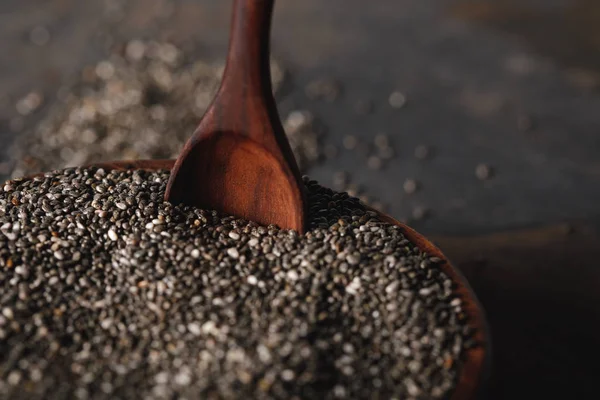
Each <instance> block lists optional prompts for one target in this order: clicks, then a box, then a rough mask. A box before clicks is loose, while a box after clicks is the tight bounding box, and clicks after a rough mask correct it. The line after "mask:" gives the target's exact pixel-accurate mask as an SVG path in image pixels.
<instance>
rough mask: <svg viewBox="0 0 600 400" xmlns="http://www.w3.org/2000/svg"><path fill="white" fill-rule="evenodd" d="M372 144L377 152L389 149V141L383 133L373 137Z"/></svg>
mask: <svg viewBox="0 0 600 400" xmlns="http://www.w3.org/2000/svg"><path fill="white" fill-rule="evenodd" d="M374 143H375V146H377V148H378V149H379V150H382V149H387V148H388V147H390V139H389V137H388V135H386V134H385V133H380V134H377V135H375V141H374Z"/></svg>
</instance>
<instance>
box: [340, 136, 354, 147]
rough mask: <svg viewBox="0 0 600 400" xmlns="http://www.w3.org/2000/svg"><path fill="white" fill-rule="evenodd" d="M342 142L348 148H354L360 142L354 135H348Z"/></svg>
mask: <svg viewBox="0 0 600 400" xmlns="http://www.w3.org/2000/svg"><path fill="white" fill-rule="evenodd" d="M342 144H343V145H344V148H345V149H346V150H354V149H355V148H356V145H357V144H358V139H357V138H356V136H354V135H346V136H344V140H343V143H342Z"/></svg>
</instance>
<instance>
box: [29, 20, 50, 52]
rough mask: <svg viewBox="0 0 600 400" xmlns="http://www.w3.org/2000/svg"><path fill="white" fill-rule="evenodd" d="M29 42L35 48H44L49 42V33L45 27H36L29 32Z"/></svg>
mask: <svg viewBox="0 0 600 400" xmlns="http://www.w3.org/2000/svg"><path fill="white" fill-rule="evenodd" d="M29 40H30V41H31V43H33V44H35V45H36V46H40V47H41V46H45V45H46V44H48V42H49V41H50V32H49V31H48V29H47V28H46V27H44V26H41V25H38V26H36V27H34V28H33V29H32V30H31V31H30V32H29Z"/></svg>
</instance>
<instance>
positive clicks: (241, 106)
mask: <svg viewBox="0 0 600 400" xmlns="http://www.w3.org/2000/svg"><path fill="white" fill-rule="evenodd" d="M274 3H275V1H274V0H234V2H233V14H232V20H231V33H230V39H229V52H228V54H227V63H226V65H225V72H224V73H223V79H222V81H221V87H220V89H219V92H218V94H217V97H216V99H215V103H214V104H213V108H214V110H213V111H214V114H215V117H216V119H218V122H217V124H218V125H219V127H220V128H221V129H223V130H226V131H232V132H236V133H237V134H239V135H243V136H246V137H249V138H251V139H253V140H254V141H255V142H257V143H258V144H261V145H262V146H263V147H265V148H266V149H267V150H268V151H269V152H271V153H272V154H273V155H275V156H277V157H278V158H279V159H280V161H281V162H285V163H287V164H288V165H289V167H290V169H291V171H292V173H293V174H294V176H295V177H296V179H297V180H298V181H299V182H301V175H300V172H299V169H298V165H297V163H296V159H295V157H294V155H293V153H292V149H291V147H290V144H289V142H288V140H287V137H286V135H285V132H284V130H283V127H282V125H281V121H280V119H279V114H278V112H277V106H276V104H275V99H274V98H273V92H272V87H271V67H270V33H271V19H272V18H271V17H272V14H273V6H274Z"/></svg>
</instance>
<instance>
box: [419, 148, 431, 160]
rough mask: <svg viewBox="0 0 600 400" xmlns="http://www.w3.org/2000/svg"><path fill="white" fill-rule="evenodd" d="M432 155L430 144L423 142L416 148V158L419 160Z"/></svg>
mask: <svg viewBox="0 0 600 400" xmlns="http://www.w3.org/2000/svg"><path fill="white" fill-rule="evenodd" d="M430 155H431V149H430V148H429V146H426V145H424V144H421V145H418V146H417V147H416V148H415V158H416V159H417V160H425V159H427V158H429V157H430Z"/></svg>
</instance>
